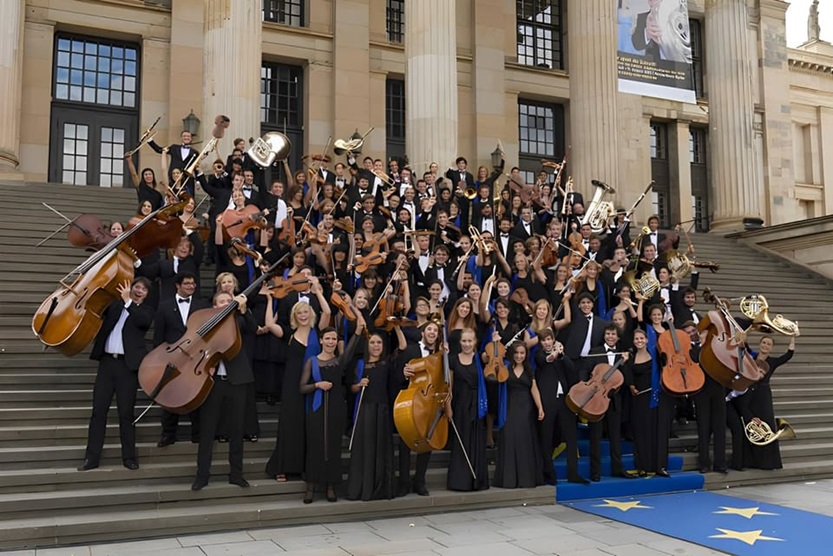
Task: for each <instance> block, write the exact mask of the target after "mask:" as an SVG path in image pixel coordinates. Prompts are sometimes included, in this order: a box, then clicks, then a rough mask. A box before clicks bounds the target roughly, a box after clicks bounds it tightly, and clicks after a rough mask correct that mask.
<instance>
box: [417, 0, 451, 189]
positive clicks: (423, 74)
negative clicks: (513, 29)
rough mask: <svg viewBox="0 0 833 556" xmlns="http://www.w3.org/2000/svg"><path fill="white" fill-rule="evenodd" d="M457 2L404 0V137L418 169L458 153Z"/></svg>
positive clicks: (445, 164)
mask: <svg viewBox="0 0 833 556" xmlns="http://www.w3.org/2000/svg"><path fill="white" fill-rule="evenodd" d="M456 4H457V2H456V1H454V0H419V1H418V2H414V1H409V2H405V64H406V69H405V114H406V125H405V141H406V152H407V153H408V157H409V158H410V160H411V162H412V163H413V164H414V166H415V167H416V169H417V172H418V173H419V172H422V171H423V170H425V169H427V167H428V164H427V162H430V161H436V162H437V164H439V165H440V170H442V171H444V170H445V169H446V168H448V166H449V164H452V165H453V163H454V159H455V158H456V157H457V28H456V24H457V13H456Z"/></svg>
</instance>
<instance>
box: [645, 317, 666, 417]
mask: <svg viewBox="0 0 833 556" xmlns="http://www.w3.org/2000/svg"><path fill="white" fill-rule="evenodd" d="M645 335H646V336H647V337H648V351H649V352H650V353H651V402H650V404H649V405H648V407H650V408H651V409H656V408H657V407H658V406H659V393H660V391H661V390H662V379H661V378H660V374H659V363H658V362H657V360H658V359H657V356H658V354H657V331H656V330H654V327H653V326H651V325H650V324H649V325H648V326H647V330H646V331H645Z"/></svg>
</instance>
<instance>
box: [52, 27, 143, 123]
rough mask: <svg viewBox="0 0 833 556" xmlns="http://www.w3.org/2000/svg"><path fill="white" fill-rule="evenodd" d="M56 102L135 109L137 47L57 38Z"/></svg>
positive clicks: (109, 42) (67, 37) (82, 38)
mask: <svg viewBox="0 0 833 556" xmlns="http://www.w3.org/2000/svg"><path fill="white" fill-rule="evenodd" d="M54 70H55V75H54V80H53V82H54V87H55V91H54V99H55V100H62V101H69V102H78V103H84V104H98V105H104V106H114V107H119V108H130V109H135V108H136V105H137V101H136V93H137V91H138V79H139V49H138V47H136V46H133V45H129V44H124V43H119V42H113V41H108V40H103V39H96V38H91V37H74V36H69V35H58V36H57V37H56V44H55V67H54Z"/></svg>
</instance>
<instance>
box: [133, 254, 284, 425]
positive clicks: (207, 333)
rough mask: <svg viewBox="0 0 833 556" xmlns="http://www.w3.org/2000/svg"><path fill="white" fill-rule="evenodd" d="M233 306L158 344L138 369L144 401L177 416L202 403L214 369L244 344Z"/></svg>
mask: <svg viewBox="0 0 833 556" xmlns="http://www.w3.org/2000/svg"><path fill="white" fill-rule="evenodd" d="M286 257H287V255H284V256H283V257H281V258H280V259H279V260H278V261H277V262H275V263H274V264H273V265H272V266H270V267H269V268H268V269H267V271H266V272H264V273H263V274H262V275H261V276H260V277H258V278H257V279H255V280H253V281H252V283H251V285H249V287H248V288H246V289H245V290H244V291H243V294H242V295H245V296H246V297H249V296H250V295H252V294H253V293H255V292H257V291H258V290H259V289H260V286H261V284H262V283H263V282H265V281H266V280H267V279H269V277H270V276H271V275H272V273H273V272H274V271H275V270H276V269H277V268H278V265H280V264H281V263H282V262H283V260H284V259H285V258H286ZM237 307H238V302H237V301H236V300H233V301H232V302H231V303H229V304H228V305H226V306H225V307H215V308H211V309H201V310H199V311H196V312H194V313H192V314H191V316H190V317H189V318H188V324H187V329H186V331H185V334H183V335H182V337H181V338H180V339H179V340H177V341H176V342H173V343H170V344H169V343H163V344H160V345H159V346H157V347H156V348H155V349H154V350H153V351H151V352H150V353H148V354H147V355H146V356H145V358H144V359H143V360H142V364H141V365H140V366H139V385H140V386H141V387H142V390H144V391H145V393H146V394H147V395H148V397H150V398H151V399H152V400H153V401H154V402H156V403H157V404H158V405H160V406H162V407H164V408H165V409H167V410H168V411H170V412H172V413H178V414H180V415H184V414H186V413H189V412H191V411H193V410H195V409H197V408H198V407H200V406H201V405H202V404H203V402H204V401H205V399H206V398H207V397H208V394H209V392H211V388H212V387H213V386H214V372H215V371H216V368H217V364H218V363H219V362H220V360H222V359H230V358H232V357H234V356H235V355H237V354H238V353H239V352H240V349H241V347H242V345H243V344H242V340H241V337H240V329H239V328H238V326H237V323H236V322H235V317H234V313H235V312H236V311H237Z"/></svg>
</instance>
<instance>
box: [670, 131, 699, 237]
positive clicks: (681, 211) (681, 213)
mask: <svg viewBox="0 0 833 556" xmlns="http://www.w3.org/2000/svg"><path fill="white" fill-rule="evenodd" d="M673 135H674V138H675V143H673V144H672V145H669V149H668V155H669V156H673V157H674V161H675V162H676V163H675V164H673V165H672V170H671V172H672V174H676V175H677V176H676V177H677V187H676V188H674V186H673V184H672V186H671V191H672V195H671V199H672V202H671V207H670V208H671V224H672V225H673V223H675V222H688V221H689V220H691V219H692V218H694V214H693V211H692V206H691V155H690V152H689V123H688V122H686V121H683V120H677V125H676V129H675V130H674V134H673ZM674 147H676V148H674ZM672 183H673V178H672ZM674 189H676V193H677V195H676V198H677V203H676V204H675V203H674V198H675V195H674V194H673V192H674Z"/></svg>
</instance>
